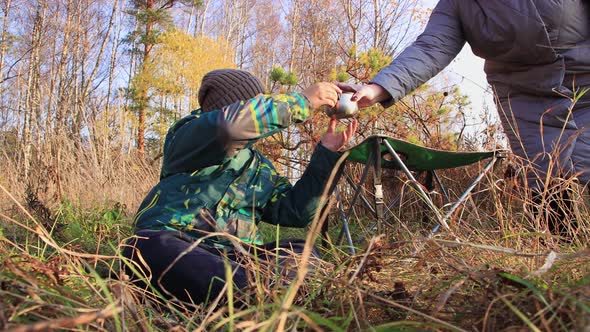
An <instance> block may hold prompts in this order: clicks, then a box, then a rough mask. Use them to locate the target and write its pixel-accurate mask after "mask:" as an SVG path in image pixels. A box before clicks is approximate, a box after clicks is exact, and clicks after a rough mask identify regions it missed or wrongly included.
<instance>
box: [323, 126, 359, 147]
mask: <svg viewBox="0 0 590 332" xmlns="http://www.w3.org/2000/svg"><path fill="white" fill-rule="evenodd" d="M337 123H338V120H336V119H334V118H332V119H330V126H329V127H328V131H327V132H326V133H325V134H324V136H322V139H321V142H322V145H323V146H324V147H326V148H327V149H328V150H330V151H334V152H336V151H338V150H340V149H342V148H343V147H344V146H346V144H348V142H349V141H350V139H351V138H352V136H353V135H354V133H355V132H356V128H357V126H358V121H357V120H356V119H352V120H351V121H350V122H349V123H348V127H347V128H346V130H344V131H341V132H339V133H336V124H337Z"/></svg>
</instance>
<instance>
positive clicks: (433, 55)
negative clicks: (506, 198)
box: [340, 0, 590, 231]
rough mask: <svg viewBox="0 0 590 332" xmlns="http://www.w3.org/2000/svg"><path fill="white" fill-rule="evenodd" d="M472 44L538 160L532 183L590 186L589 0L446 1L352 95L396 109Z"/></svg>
mask: <svg viewBox="0 0 590 332" xmlns="http://www.w3.org/2000/svg"><path fill="white" fill-rule="evenodd" d="M465 42H467V43H469V44H470V46H471V48H472V49H473V52H474V53H475V54H476V55H477V56H480V57H482V58H484V59H485V67H484V70H485V72H486V74H487V79H488V82H489V83H490V85H491V86H492V88H493V90H494V93H495V97H496V106H497V109H498V113H499V115H500V119H501V121H502V125H503V127H504V131H505V133H506V135H507V136H508V139H509V142H510V146H511V148H512V151H513V152H514V153H515V154H516V155H517V156H519V157H521V158H523V159H525V160H528V161H529V162H530V163H531V164H532V165H533V169H534V170H535V171H531V172H529V173H528V174H527V179H528V181H527V182H528V184H529V186H530V187H531V188H533V189H535V190H537V191H541V190H542V188H543V184H544V183H546V178H547V174H548V173H549V174H551V175H562V176H573V175H575V176H577V178H578V179H579V180H580V182H581V183H582V184H584V185H587V184H588V183H589V182H590V92H589V93H586V94H585V95H582V96H580V95H581V91H583V90H584V88H586V89H587V88H588V87H589V86H590V1H588V0H494V1H490V0H441V1H439V2H438V4H437V5H436V7H435V8H434V10H433V12H432V15H431V17H430V19H429V21H428V24H427V26H426V28H425V31H424V32H423V33H422V34H421V35H420V36H419V37H418V39H417V40H416V41H415V42H414V43H413V44H412V45H411V46H409V47H408V48H406V49H405V50H404V51H403V52H402V53H401V54H400V55H399V56H398V57H397V58H395V59H394V61H393V62H392V63H391V64H390V65H389V66H388V67H386V68H384V69H383V70H382V71H381V72H379V73H378V74H377V75H376V76H375V77H374V78H373V79H372V81H371V82H370V84H368V85H366V86H364V87H362V88H361V89H359V90H358V91H357V92H356V93H355V95H354V96H353V100H357V101H358V102H359V106H360V107H366V106H370V105H373V104H375V103H381V104H382V105H383V106H385V107H388V106H390V105H392V104H393V103H395V102H396V101H397V100H399V99H400V98H402V97H403V96H405V95H406V94H408V93H410V92H411V91H413V90H414V89H415V88H417V87H418V86H419V85H421V84H423V83H424V82H426V81H427V80H429V79H430V78H432V77H433V76H434V75H436V74H437V73H438V72H440V71H441V70H442V69H443V68H445V67H446V66H447V65H448V64H449V63H450V62H451V61H452V60H453V59H454V58H455V57H456V56H457V54H458V53H459V52H460V51H461V49H462V48H463V45H464V44H465ZM340 87H341V88H343V89H346V90H351V89H353V88H352V87H351V86H348V85H345V84H341V85H340ZM563 217H564V216H563ZM562 219H563V218H562ZM549 226H550V228H553V231H556V230H555V227H557V226H556V225H551V222H550V225H549Z"/></svg>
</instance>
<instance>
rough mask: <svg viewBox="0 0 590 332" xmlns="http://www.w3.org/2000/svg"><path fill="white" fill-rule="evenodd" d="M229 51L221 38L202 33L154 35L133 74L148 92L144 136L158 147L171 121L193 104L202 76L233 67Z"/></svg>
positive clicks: (139, 87)
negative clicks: (145, 57)
mask: <svg viewBox="0 0 590 332" xmlns="http://www.w3.org/2000/svg"><path fill="white" fill-rule="evenodd" d="M232 54H233V52H232V50H231V49H230V47H229V46H228V45H227V44H225V42H223V41H221V40H220V41H216V40H214V39H212V38H209V37H205V36H198V37H193V36H191V35H189V34H187V33H185V32H183V31H180V30H176V29H174V30H169V31H166V32H163V33H162V34H160V35H159V36H158V40H157V44H156V45H155V46H154V48H153V49H152V57H151V58H150V59H148V61H147V62H144V63H143V70H142V71H141V72H140V73H138V74H137V75H136V76H135V77H134V87H135V89H137V90H139V91H145V93H146V95H148V96H149V102H148V104H146V110H149V112H146V115H147V117H146V123H147V124H150V126H149V127H148V128H146V134H147V135H146V136H148V137H151V138H152V141H153V142H154V143H155V144H156V149H159V147H161V143H162V140H163V136H164V134H165V133H166V130H167V129H168V126H169V125H170V123H171V121H173V120H175V119H178V118H179V117H180V116H181V115H182V113H183V112H188V111H190V110H192V109H195V108H197V106H198V101H197V96H198V90H199V87H200V84H201V80H202V78H203V76H204V75H205V74H206V73H207V72H209V71H211V70H214V69H220V68H234V67H235V64H234V63H233V62H232V61H230V60H229V59H232V58H233V56H232ZM150 117H151V121H150ZM150 128H151V129H150Z"/></svg>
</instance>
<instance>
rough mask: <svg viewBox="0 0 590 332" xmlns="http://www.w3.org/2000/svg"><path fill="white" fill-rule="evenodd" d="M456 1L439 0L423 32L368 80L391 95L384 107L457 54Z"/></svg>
mask: <svg viewBox="0 0 590 332" xmlns="http://www.w3.org/2000/svg"><path fill="white" fill-rule="evenodd" d="M456 2H457V1H456V0H441V1H440V2H439V3H438V4H437V6H436V7H435V8H434V10H433V11H432V14H431V16H430V19H429V20H428V24H427V25H426V28H425V30H424V32H423V33H422V34H421V35H420V36H418V38H417V39H416V41H415V42H414V43H413V44H412V45H410V46H408V47H407V48H406V49H405V50H404V51H403V52H402V53H401V54H400V55H399V56H397V57H396V58H395V59H394V60H393V61H392V62H391V64H390V65H389V66H387V67H385V68H384V69H382V70H381V71H380V72H379V73H378V74H377V75H376V76H375V77H374V78H373V79H372V80H371V83H376V84H379V85H380V86H382V87H383V88H385V90H387V91H388V92H389V94H390V95H391V98H390V99H388V100H385V101H383V102H381V104H382V105H383V106H384V107H386V108H387V107H389V106H391V105H393V104H394V103H395V102H396V101H398V100H399V99H401V98H403V97H404V96H405V95H407V94H408V93H410V92H412V91H413V90H414V89H416V88H417V87H419V86H420V85H422V84H423V83H425V82H426V81H428V80H429V79H431V78H432V77H434V76H435V75H436V74H438V73H439V72H440V71H441V70H443V69H444V68H445V67H446V66H447V65H448V64H449V63H451V61H452V60H453V59H454V58H455V57H456V56H457V54H459V52H460V51H461V49H462V48H463V45H464V44H465V38H464V35H463V31H462V27H461V22H460V19H459V16H458V13H457V10H456V6H457V3H456Z"/></svg>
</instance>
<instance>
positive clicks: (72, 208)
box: [0, 137, 590, 331]
mask: <svg viewBox="0 0 590 332" xmlns="http://www.w3.org/2000/svg"><path fill="white" fill-rule="evenodd" d="M45 143H46V145H45V146H44V147H40V148H39V150H38V151H36V152H35V153H34V154H33V155H34V159H33V160H34V161H33V162H32V164H31V165H32V169H33V171H32V172H31V173H30V174H28V177H23V175H22V174H21V171H22V170H21V167H20V165H19V161H18V158H15V157H11V154H10V153H8V152H4V153H3V155H2V156H1V157H0V158H1V159H2V160H1V162H2V165H3V166H4V170H3V173H2V177H1V178H0V186H1V188H0V202H1V206H0V219H1V221H0V226H1V227H2V228H1V229H2V233H0V266H1V268H0V329H8V330H12V331H25V330H26V331H47V330H85V331H86V330H93V331H155V330H173V331H194V330H196V331H214V330H215V331H216V330H228V331H232V330H244V331H258V330H262V331H264V330H266V331H274V330H281V331H284V330H313V331H322V330H325V331H339V330H342V331H345V330H350V331H365V330H376V331H401V330H403V331H423V330H433V331H467V330H469V331H473V330H477V331H511V330H533V331H566V330H572V331H584V330H587V329H588V326H590V318H589V317H590V264H589V260H590V255H589V254H590V252H589V249H588V246H587V244H588V241H589V235H590V234H589V230H590V222H589V220H590V218H589V216H590V211H588V205H587V204H586V202H587V200H588V197H587V195H588V194H587V190H586V188H584V187H582V186H580V185H579V184H578V183H577V181H575V177H574V178H571V177H570V178H564V179H560V178H556V177H552V178H551V179H550V180H551V181H550V183H551V186H547V187H546V188H545V189H544V191H543V192H542V193H541V195H540V196H538V197H541V198H540V200H539V199H537V200H536V201H534V200H533V199H532V198H531V193H530V190H529V188H527V187H526V185H525V181H524V174H525V173H526V167H524V168H523V166H522V165H519V164H518V163H517V161H510V162H508V161H505V162H504V163H503V164H500V165H499V166H498V167H497V168H496V169H495V170H494V172H492V173H491V174H490V175H489V176H487V177H486V178H485V179H484V181H483V182H482V183H481V184H480V185H478V186H477V188H476V190H475V191H474V192H473V194H472V195H471V196H470V197H469V199H468V200H467V201H466V202H465V204H464V205H463V207H462V208H461V209H460V210H458V212H457V213H456V214H454V215H453V217H452V219H451V220H449V223H450V226H451V230H452V231H451V233H449V232H440V233H439V234H437V235H436V236H435V237H434V238H430V239H429V238H428V233H429V231H430V228H431V227H432V226H434V220H435V218H434V216H433V213H432V211H429V210H428V209H427V208H426V207H425V204H424V203H423V202H422V199H421V198H420V196H419V195H418V193H417V192H416V190H415V189H413V187H412V185H411V184H410V183H409V182H407V179H405V178H403V177H401V178H398V177H397V175H394V174H386V177H387V176H389V177H390V178H386V179H385V183H386V185H387V189H388V190H387V191H386V200H387V201H391V200H392V199H393V198H394V197H395V196H396V195H397V194H399V193H402V194H403V195H402V196H401V199H400V200H399V202H397V203H396V204H394V205H392V206H391V207H390V210H389V211H388V214H387V218H386V220H385V223H386V225H387V227H385V231H384V234H376V233H375V231H372V230H369V226H370V224H371V218H370V216H369V214H368V213H367V211H366V210H364V209H363V208H362V207H361V206H358V207H355V208H354V210H353V215H352V218H351V225H352V227H353V235H354V237H355V238H357V239H359V238H363V237H364V238H365V241H362V242H358V243H357V244H356V245H357V249H358V250H357V254H356V255H350V254H349V253H348V248H347V247H346V245H341V244H339V243H335V239H336V235H337V228H338V227H339V223H338V213H337V211H335V209H334V208H333V209H332V211H331V213H330V214H329V216H320V215H318V218H317V219H316V220H315V221H314V224H313V225H312V226H311V227H310V229H309V231H308V251H307V252H306V254H305V256H304V257H308V258H309V253H310V249H311V245H312V244H317V245H319V243H320V241H319V236H320V234H319V229H321V225H322V223H326V222H327V223H330V225H331V228H332V232H330V233H329V234H330V235H331V236H330V239H329V240H328V242H327V243H328V245H327V246H326V247H323V248H321V249H322V253H323V257H324V259H325V261H326V262H325V263H323V264H321V265H317V266H316V265H314V266H315V268H311V272H310V273H306V272H307V271H309V270H310V268H309V267H308V266H307V265H305V264H303V265H301V266H302V267H303V268H301V269H298V270H297V277H296V278H295V281H291V282H289V281H287V280H286V279H284V276H281V275H277V274H276V273H274V270H273V269H272V268H271V269H268V268H265V267H264V266H263V265H261V264H260V262H258V261H257V260H256V259H255V258H254V257H252V256H248V255H245V256H244V259H243V260H242V264H244V266H245V267H246V268H247V269H248V270H250V271H252V272H253V276H254V277H253V279H252V283H251V290H250V293H249V294H250V295H248V296H240V292H239V290H236V289H233V287H231V284H230V283H228V284H227V287H226V290H225V292H224V293H223V294H221V296H220V297H219V298H216V299H213V300H212V301H211V303H208V304H207V305H196V306H195V305H191V304H187V303H182V302H180V301H176V300H174V299H170V298H168V297H166V296H165V295H164V294H158V293H157V292H155V291H154V290H152V289H149V288H142V287H138V286H137V285H136V284H133V283H131V282H130V281H129V275H126V274H123V273H122V267H123V266H124V265H127V266H129V267H130V268H131V269H132V270H136V271H137V268H136V267H134V266H133V264H132V263H130V262H128V261H126V260H124V259H122V258H121V257H120V255H119V250H120V247H119V246H120V244H122V243H124V242H125V239H126V238H127V237H129V236H130V235H131V230H130V227H129V225H130V223H131V218H132V216H133V213H134V211H135V209H136V207H137V205H138V204H139V202H140V201H141V200H142V199H143V196H144V195H145V193H146V192H147V191H148V190H149V189H150V188H151V187H152V186H153V184H155V183H156V182H157V178H158V171H159V165H157V164H158V161H155V162H152V161H150V160H146V159H141V158H139V157H138V156H135V155H133V154H129V153H126V151H125V149H124V148H123V147H118V148H112V147H109V148H101V146H108V145H100V144H95V143H93V142H87V143H86V144H78V145H76V144H74V143H72V142H71V140H69V139H68V138H67V137H61V138H56V137H54V138H50V139H49V138H48V140H47V141H46V142H45ZM507 164H511V165H512V166H511V167H512V168H511V169H514V170H517V172H511V171H509V172H506V169H507V168H506V167H507ZM349 167H352V169H353V172H352V173H353V177H358V175H359V171H360V170H358V169H356V171H355V170H354V168H355V166H354V165H349ZM481 167H483V165H472V166H470V167H467V168H463V169H457V170H448V171H445V172H441V177H442V182H443V183H444V184H445V185H446V186H447V187H448V189H449V192H450V195H451V196H452V197H457V196H458V195H459V194H460V192H461V189H462V188H464V187H465V185H466V184H467V183H469V181H470V180H471V179H472V178H473V177H474V176H475V175H476V174H477V173H478V172H479V171H480V170H481ZM394 183H397V184H395V185H394ZM367 189H371V188H370V186H369V187H367V188H365V194H366V195H367V197H368V199H369V200H371V190H367ZM437 191H438V192H432V193H431V195H432V197H433V199H434V200H435V201H436V202H437V203H438V204H439V206H442V205H443V204H444V201H443V200H442V198H441V197H440V190H437ZM566 191H567V192H568V195H567V197H568V199H569V200H571V201H572V203H571V206H572V207H573V211H572V213H571V214H570V218H572V219H574V218H575V220H576V221H577V228H576V229H575V230H572V232H571V234H572V237H571V239H569V240H570V241H569V242H564V241H560V240H559V239H558V238H557V237H555V236H552V235H551V234H549V233H548V232H547V231H548V228H549V227H548V226H549V225H548V223H547V216H546V215H545V214H544V213H539V212H537V211H547V208H546V207H547V206H549V204H550V202H551V201H552V197H557V196H560V197H563V195H562V193H563V192H566ZM341 192H342V193H344V194H343V203H344V204H345V206H346V204H347V200H348V199H349V196H347V195H346V193H347V192H349V191H348V190H346V189H344V188H343V190H341ZM332 203H333V202H332ZM443 209H444V207H443ZM567 221H571V220H567ZM272 232H274V233H272V234H271V235H270V238H271V239H274V238H277V237H283V236H290V235H292V234H293V233H291V231H290V230H287V229H284V228H280V229H274V228H273V229H272ZM232 240H233V241H234V242H236V239H232ZM235 246H236V247H237V248H240V247H241V245H240V244H239V243H238V242H236V243H235ZM238 250H239V249H238ZM308 258H305V259H308ZM305 259H304V260H305ZM306 266H307V267H306ZM138 274H139V275H140V276H141V277H143V278H148V277H149V275H148V276H145V275H142V274H141V273H139V272H138ZM227 276H228V278H231V271H229V270H228V272H227ZM289 280H292V279H289ZM228 295H229V296H228Z"/></svg>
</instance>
